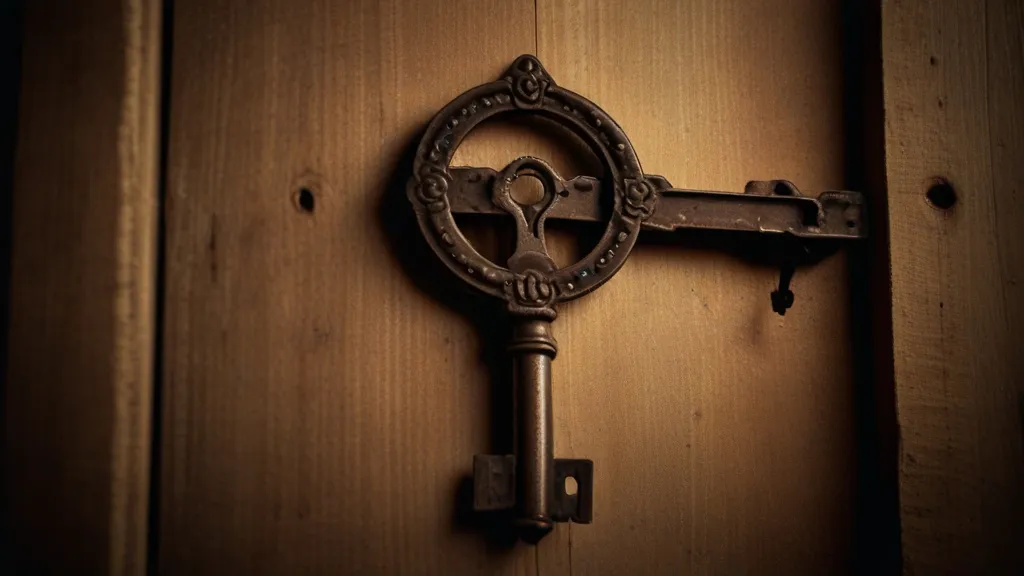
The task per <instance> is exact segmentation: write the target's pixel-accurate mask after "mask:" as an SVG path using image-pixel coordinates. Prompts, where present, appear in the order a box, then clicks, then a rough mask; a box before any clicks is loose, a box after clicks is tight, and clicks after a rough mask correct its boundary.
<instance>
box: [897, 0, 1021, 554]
mask: <svg viewBox="0 0 1024 576" xmlns="http://www.w3.org/2000/svg"><path fill="white" fill-rule="evenodd" d="M1022 23H1024V7H1022V5H1021V3H1020V2H1016V1H1014V0H1006V1H1003V0H991V1H988V2H967V1H961V2H944V1H925V0H917V1H902V2H888V3H886V4H885V6H884V12H883V54H884V83H885V107H886V160H887V168H886V172H887V177H888V187H889V218H890V230H889V232H890V241H891V259H892V302H893V304H892V319H893V340H894V342H893V351H894V358H895V379H896V398H897V411H898V419H899V426H900V430H901V453H900V501H901V521H902V532H903V536H902V544H903V557H904V569H905V571H906V573H908V574H940V573H944V574H967V573H972V574H1019V573H1021V571H1022V570H1024V552H1022V550H1024V549H1022V548H1021V546H1020V544H1021V541H1022V539H1024V494H1022V493H1024V459H1022V457H1021V456H1022V453H1024V446H1022V415H1024V361H1022V359H1021V355H1020V352H1019V347H1020V344H1019V343H1020V342H1021V339H1022V337H1024V306H1022V304H1021V301H1022V298H1021V296H1022V287H1021V286H1022V284H1021V276H1022V272H1024V232H1022V230H1021V227H1020V222H1021V220H1022V218H1024V204H1022V198H1021V182H1022V181H1024V164H1022V163H1021V158H1022V156H1024V68H1022V66H1021V58H1022V55H1024V43H1022V42H1024V24H1022ZM940 177H941V178H945V179H948V180H949V182H951V183H952V185H953V186H954V188H955V190H956V192H957V197H958V202H957V203H956V204H955V205H954V206H953V208H952V209H949V210H939V209H936V208H935V207H933V206H930V205H929V203H928V202H927V201H926V196H925V194H926V191H927V190H928V188H929V186H930V185H931V184H932V183H933V182H934V179H935V178H940Z"/></svg>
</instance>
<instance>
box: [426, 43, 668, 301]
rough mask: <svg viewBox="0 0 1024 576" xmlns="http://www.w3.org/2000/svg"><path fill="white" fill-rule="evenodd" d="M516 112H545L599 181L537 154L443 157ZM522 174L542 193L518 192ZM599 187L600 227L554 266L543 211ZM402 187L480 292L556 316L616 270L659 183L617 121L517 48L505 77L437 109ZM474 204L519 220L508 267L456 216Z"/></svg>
mask: <svg viewBox="0 0 1024 576" xmlns="http://www.w3.org/2000/svg"><path fill="white" fill-rule="evenodd" d="M513 111H520V112H524V111H525V112H527V113H532V114H538V115H542V116H545V117H547V118H549V119H552V120H554V121H555V122H557V123H558V124H560V125H562V126H563V127H565V128H568V129H569V130H571V131H572V132H573V133H575V134H576V135H577V136H578V137H579V138H580V139H581V140H582V141H583V142H584V143H585V144H586V145H587V146H588V147H589V148H590V149H591V150H592V151H593V152H594V154H595V155H596V156H597V158H598V159H599V160H600V161H601V163H602V165H603V168H604V173H605V175H604V178H603V180H602V181H601V182H600V186H599V187H597V186H593V185H592V184H590V182H592V179H585V178H584V179H580V178H577V179H574V180H573V181H565V180H563V179H562V177H561V176H560V175H559V174H557V173H556V172H555V170H554V169H552V167H551V166H550V165H549V164H548V163H547V162H545V161H543V160H541V159H539V158H533V157H522V158H518V159H516V160H514V161H513V162H512V163H510V164H509V165H508V166H506V167H505V168H504V169H503V170H501V171H500V172H495V171H493V170H490V169H487V168H456V167H452V166H450V165H449V164H450V162H451V159H452V155H453V154H454V153H455V149H456V148H458V146H459V144H460V143H461V142H462V140H463V139H464V138H465V137H466V135H467V134H468V133H469V132H470V131H471V130H472V129H473V128H474V127H476V126H477V125H479V124H480V123H481V122H483V121H485V120H487V119H488V118H492V117H494V116H498V115H500V114H504V113H509V112H513ZM522 177H532V178H537V179H538V180H540V181H541V183H542V185H543V195H542V196H541V197H540V198H539V199H533V200H536V201H533V202H530V201H523V199H522V198H518V199H517V198H516V197H515V195H514V194H513V191H512V184H513V182H515V181H516V180H517V179H518V178H522ZM588 189H589V190H588ZM595 189H599V190H600V191H601V192H603V193H605V194H611V195H612V198H611V202H610V205H611V207H612V208H611V211H610V213H608V214H607V215H606V216H607V223H606V225H605V230H604V234H603V235H602V236H601V239H600V240H599V241H598V243H597V246H596V247H595V248H594V249H593V250H591V251H590V253H589V254H587V255H586V256H584V257H583V259H581V260H580V261H578V262H576V263H575V264H572V265H570V266H566V267H564V268H557V267H556V266H555V264H554V262H553V261H552V259H551V257H550V255H549V254H548V251H547V247H546V246H545V243H544V222H545V219H546V218H547V217H548V216H549V215H552V214H557V213H559V212H560V211H561V212H562V213H566V212H572V211H573V210H575V204H574V201H575V200H576V198H575V197H574V195H579V194H588V193H589V194H594V193H597V191H596V190H595ZM407 193H408V197H409V200H410V201H411V202H412V205H413V208H414V210H415V212H416V218H417V220H418V222H419V226H420V230H421V231H422V232H423V235H424V236H425V237H426V240H427V242H428V243H429V244H430V246H431V248H433V250H434V252H435V253H437V255H438V257H440V258H441V260H442V261H444V263H445V264H446V265H447V266H448V268H450V269H451V270H452V271H453V272H454V273H455V274H456V275H458V276H459V277H460V278H461V279H463V280H464V281H466V282H468V283H469V284H471V285H473V286H474V287H475V288H477V289H478V290H480V291H482V292H484V293H486V294H490V295H492V296H495V297H497V298H502V299H504V300H505V301H506V302H507V303H508V309H509V311H510V312H511V313H512V314H515V315H519V316H527V317H544V318H554V317H555V309H554V306H555V304H557V303H558V302H563V301H566V300H571V299H573V298H578V297H580V296H582V295H584V294H587V293H588V292H590V291H592V290H594V289H595V288H597V287H598V286H600V285H601V284H603V283H605V282H607V281H608V280H609V279H610V278H611V277H612V275H614V274H615V272H617V271H618V270H619V268H620V267H621V266H622V264H623V263H624V262H625V260H626V257H627V256H628V255H629V251H630V250H631V249H632V248H633V244H634V243H635V242H636V238H637V235H638V234H639V232H640V224H641V222H642V221H643V220H645V219H646V218H647V217H649V216H650V215H651V213H652V212H653V211H654V207H655V204H656V202H657V191H656V189H655V187H654V186H652V185H651V184H650V183H649V182H647V181H646V180H645V179H644V175H643V172H642V171H641V169H640V163H639V161H638V160H637V157H636V152H635V151H634V150H633V146H632V145H631V144H630V143H629V139H628V138H626V134H625V133H624V132H623V131H622V128H620V127H619V125H618V124H616V123H615V121H614V120H612V119H611V117H609V116H608V114H606V113H605V112H604V111H603V110H601V109H600V108H599V107H598V106H597V105H596V104H594V103H593V102H591V101H590V100H587V99H586V98H584V97H582V96H580V95H578V94H575V93H573V92H571V91H569V90H566V89H564V88H561V87H559V86H558V85H556V84H555V82H554V80H552V78H551V76H549V75H548V73H547V72H546V71H545V70H544V67H543V66H541V64H540V62H539V61H538V60H537V58H535V57H534V56H530V55H524V56H520V57H519V58H517V59H516V61H515V62H514V63H513V64H512V66H511V67H510V68H509V69H508V71H506V73H505V74H503V75H502V78H501V79H499V80H497V81H495V82H491V83H488V84H483V85H481V86H477V87H476V88H473V89H471V90H469V91H467V92H465V93H463V94H462V95H461V96H459V97H458V98H456V99H455V100H453V101H452V102H451V103H449V104H448V105H447V106H445V107H444V108H443V109H442V110H441V111H440V112H439V113H438V114H437V115H436V116H435V117H434V119H433V120H432V121H431V122H430V125H429V126H428V127H427V130H426V133H425V134H424V135H423V138H422V140H421V141H420V144H419V147H418V148H417V151H416V157H415V160H414V164H413V177H412V178H411V179H410V181H409V184H408V189H407ZM481 194H483V197H481ZM481 198H482V199H481ZM474 202H477V203H481V202H482V203H485V204H488V206H486V207H484V208H483V209H481V211H483V212H488V211H489V212H494V211H496V210H500V211H502V212H506V213H508V214H509V215H511V216H512V218H513V219H514V220H515V223H516V249H515V252H514V253H513V254H512V256H511V257H510V258H509V259H508V262H506V263H505V265H504V266H503V265H500V264H497V263H495V262H491V261H490V260H488V259H487V258H485V257H484V256H482V255H480V253H479V252H477V250H476V249H474V248H473V246H472V245H471V244H470V243H469V241H468V240H466V238H465V236H463V234H462V232H461V231H460V230H459V228H458V226H457V225H456V224H455V218H454V217H453V216H452V205H453V204H455V205H459V206H465V205H469V204H473V203H474ZM593 204H594V203H593V202H591V203H589V204H588V205H593ZM580 205H582V204H580Z"/></svg>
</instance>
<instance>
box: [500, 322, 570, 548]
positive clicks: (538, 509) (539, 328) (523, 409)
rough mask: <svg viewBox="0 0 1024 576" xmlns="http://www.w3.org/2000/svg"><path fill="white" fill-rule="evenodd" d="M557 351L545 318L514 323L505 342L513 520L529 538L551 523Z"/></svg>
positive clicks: (537, 537)
mask: <svg viewBox="0 0 1024 576" xmlns="http://www.w3.org/2000/svg"><path fill="white" fill-rule="evenodd" d="M557 350H558V345H557V343H556V342H555V339H554V338H553V337H552V336H551V323H550V322H548V321H547V320H544V319H523V320H520V321H519V322H517V323H516V326H515V328H514V331H513V336H512V340H511V343H510V345H509V351H510V352H511V354H512V363H513V386H514V387H515V391H514V395H515V408H514V410H515V416H516V417H515V422H516V423H515V426H516V430H515V448H514V450H515V456H516V524H517V526H518V527H519V529H520V534H521V537H522V538H523V539H524V540H526V541H532V542H536V541H538V540H540V538H542V537H543V536H544V535H545V534H547V533H548V532H550V531H551V530H552V528H553V527H554V524H553V520H552V518H551V504H552V501H553V499H554V497H553V491H554V467H555V442H554V425H553V423H552V416H551V361H552V360H553V359H554V357H555V354H556V353H557Z"/></svg>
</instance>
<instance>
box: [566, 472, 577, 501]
mask: <svg viewBox="0 0 1024 576" xmlns="http://www.w3.org/2000/svg"><path fill="white" fill-rule="evenodd" d="M577 490H579V485H577V484H576V479H575V478H573V477H572V476H566V477H565V493H566V494H568V495H569V496H574V495H576V491H577Z"/></svg>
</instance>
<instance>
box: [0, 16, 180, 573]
mask: <svg viewBox="0 0 1024 576" xmlns="http://www.w3.org/2000/svg"><path fill="white" fill-rule="evenodd" d="M25 4H26V6H25V20H24V38H25V42H24V45H23V65H22V89H21V101H20V116H19V136H18V148H17V159H16V164H15V174H16V180H15V186H14V200H13V204H14V214H13V230H12V235H13V240H12V245H13V248H12V250H13V253H12V264H11V267H12V272H11V325H10V347H9V351H8V352H9V359H10V360H9V362H10V364H9V372H8V383H7V396H6V406H5V408H6V415H5V422H6V440H7V446H8V451H7V462H6V466H5V469H6V470H7V474H8V485H7V489H8V494H6V495H5V497H6V498H8V499H9V510H10V513H11V517H10V519H9V521H10V522H11V532H12V538H13V539H14V541H13V542H12V547H13V550H14V555H15V562H16V564H17V566H18V568H17V569H18V570H19V573H21V572H24V573H76V574H82V573H92V574H99V573H107V574H142V573H143V572H144V570H145V566H146V520H147V511H148V506H147V502H148V495H149V487H148V486H149V454H150V440H149V428H150V414H151V411H152V406H151V400H150V398H151V388H152V377H151V376H152V363H153V354H152V350H153V336H154V321H153V310H154V308H153V301H154V295H155V290H156V287H155V250H154V246H155V243H154V241H155V234H156V213H157V212H156V209H157V154H158V152H157V150H158V136H157V132H158V117H159V84H160V83H159V78H160V26H161V20H160V15H161V7H160V3H159V2H147V1H143V0H133V1H128V2H113V1H101V0H93V1H89V2H62V1H56V0H54V1H45V2H27V3H25Z"/></svg>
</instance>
